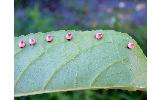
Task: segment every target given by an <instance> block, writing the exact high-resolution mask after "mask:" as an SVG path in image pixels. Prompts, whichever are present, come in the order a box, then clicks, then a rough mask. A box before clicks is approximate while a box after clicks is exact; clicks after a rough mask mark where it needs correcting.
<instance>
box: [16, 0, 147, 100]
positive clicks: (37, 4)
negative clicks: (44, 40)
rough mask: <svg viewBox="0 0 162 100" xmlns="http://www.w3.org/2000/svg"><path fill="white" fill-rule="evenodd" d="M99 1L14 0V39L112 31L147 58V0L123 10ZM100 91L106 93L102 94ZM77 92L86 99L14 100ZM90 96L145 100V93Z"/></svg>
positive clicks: (111, 1)
mask: <svg viewBox="0 0 162 100" xmlns="http://www.w3.org/2000/svg"><path fill="white" fill-rule="evenodd" d="M100 1H101V0H89V1H88V2H87V0H79V1H78V0H68V2H67V0H41V1H39V0H15V36H20V35H23V34H25V35H26V34H29V33H36V32H39V31H41V32H47V31H51V30H60V29H65V30H71V29H73V30H93V29H113V30H117V31H121V32H126V33H129V35H131V36H132V37H133V38H134V39H135V40H136V41H137V42H138V44H139V45H140V47H141V48H142V50H143V52H144V53H145V54H146V55H147V36H146V34H147V23H146V21H147V17H146V10H147V9H146V0H127V1H124V4H125V6H123V7H122V6H119V4H123V1H122V2H120V1H118V0H102V2H100ZM76 5H77V6H76ZM137 8H138V9H137ZM69 16H70V17H69ZM101 91H105V92H106V93H101ZM80 92H81V94H83V95H84V96H83V99H85V98H84V97H85V96H86V95H88V94H87V93H86V91H78V92H65V93H52V94H43V95H35V96H29V97H21V98H15V99H21V100H35V99H36V98H39V100H40V99H43V97H44V98H47V99H48V98H49V99H50V97H52V96H53V97H57V98H58V99H59V100H60V99H61V96H63V95H64V96H66V97H67V99H68V97H69V98H73V95H79V94H80ZM91 92H93V93H94V94H93V96H94V95H100V96H102V97H103V98H104V97H105V99H107V98H109V99H110V98H111V97H112V98H114V100H120V99H122V97H121V96H120V94H122V95H125V96H128V97H129V99H126V98H124V99H126V100H142V98H145V99H146V92H139V91H138V92H128V91H121V90H96V91H91ZM59 95H61V96H59ZM94 97H96V96H94ZM80 98H81V97H80ZM91 98H92V97H91ZM47 99H45V100H47ZM96 99H97V97H96ZM99 99H101V98H99Z"/></svg>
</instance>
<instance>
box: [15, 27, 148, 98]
mask: <svg viewBox="0 0 162 100" xmlns="http://www.w3.org/2000/svg"><path fill="white" fill-rule="evenodd" d="M97 32H101V33H102V34H103V38H102V39H100V40H97V39H96V38H95V34H96V33H97ZM67 33H72V34H73V39H72V40H71V41H67V40H66V39H65V35H66V34H67ZM47 34H51V35H53V36H54V40H53V41H52V42H47V41H46V40H45V38H46V36H47ZM30 38H35V39H36V44H35V45H34V46H29V44H28V41H29V39H30ZM21 40H24V41H25V42H26V47H25V48H19V46H18V43H19V42H20V41H21ZM129 42H134V43H135V48H134V49H128V48H127V44H128V43H129ZM14 43H15V47H14V48H15V51H14V57H15V61H14V70H15V72H14V80H15V81H14V84H15V85H14V91H15V96H25V95H33V94H41V93H47V92H60V91H71V90H84V89H126V90H132V91H135V90H146V77H147V76H146V75H147V65H146V57H145V55H144V54H143V52H142V50H141V49H140V47H139V46H138V44H137V43H136V41H134V40H133V39H132V38H131V37H130V36H129V35H128V34H126V33H121V32H116V31H113V30H93V31H73V30H69V31H64V30H60V31H52V32H47V33H41V32H39V33H35V34H29V35H27V36H19V37H15V42H14Z"/></svg>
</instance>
